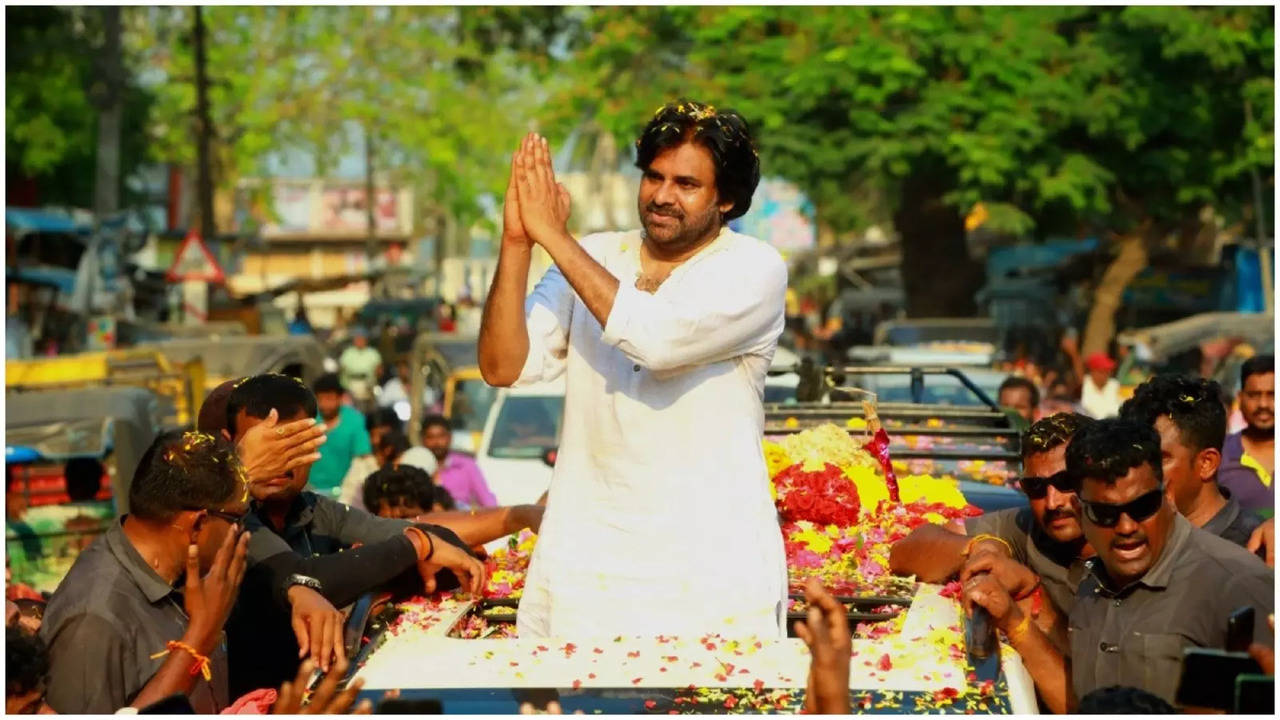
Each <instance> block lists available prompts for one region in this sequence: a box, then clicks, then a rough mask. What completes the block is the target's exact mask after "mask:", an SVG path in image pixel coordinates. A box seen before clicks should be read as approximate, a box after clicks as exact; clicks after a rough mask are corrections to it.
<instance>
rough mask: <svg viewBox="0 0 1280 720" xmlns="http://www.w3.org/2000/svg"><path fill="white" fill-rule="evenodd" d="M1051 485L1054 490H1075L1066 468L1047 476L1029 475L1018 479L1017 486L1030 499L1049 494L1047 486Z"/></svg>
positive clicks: (1061, 491) (1062, 491) (1068, 491)
mask: <svg viewBox="0 0 1280 720" xmlns="http://www.w3.org/2000/svg"><path fill="white" fill-rule="evenodd" d="M1050 485H1052V486H1053V489H1054V490H1057V491H1058V492H1060V493H1074V492H1075V491H1076V487H1075V484H1074V483H1073V482H1072V481H1071V476H1070V475H1068V474H1067V471H1066V470H1061V471H1059V472H1056V473H1054V474H1052V475H1050V476H1049V477H1035V476H1029V477H1024V478H1019V479H1018V487H1020V488H1022V492H1024V493H1026V495H1027V497H1029V498H1031V499H1032V500H1039V499H1040V498H1042V497H1044V496H1046V495H1048V494H1049V486H1050Z"/></svg>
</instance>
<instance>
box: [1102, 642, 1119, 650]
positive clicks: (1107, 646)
mask: <svg viewBox="0 0 1280 720" xmlns="http://www.w3.org/2000/svg"><path fill="white" fill-rule="evenodd" d="M1098 649H1099V650H1101V651H1102V652H1104V653H1113V652H1117V651H1119V650H1120V646H1119V645H1116V644H1115V643H1109V642H1104V643H1102V644H1101V645H1099V646H1098Z"/></svg>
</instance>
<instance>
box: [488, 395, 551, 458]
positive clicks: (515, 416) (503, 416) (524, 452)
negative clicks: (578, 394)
mask: <svg viewBox="0 0 1280 720" xmlns="http://www.w3.org/2000/svg"><path fill="white" fill-rule="evenodd" d="M563 415H564V397H560V396H548V395H516V396H508V397H507V398H506V400H504V401H503V403H502V409H501V410H500V411H499V414H498V419H497V421H496V422H495V423H494V426H493V439H492V441H491V442H490V443H489V455H490V456H492V457H495V458H540V457H542V453H543V451H544V450H546V448H548V447H555V446H556V445H558V444H559V443H560V422H561V418H562V416H563Z"/></svg>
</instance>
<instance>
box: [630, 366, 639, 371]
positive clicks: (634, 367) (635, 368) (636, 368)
mask: <svg viewBox="0 0 1280 720" xmlns="http://www.w3.org/2000/svg"><path fill="white" fill-rule="evenodd" d="M631 369H632V370H635V371H636V372H640V366H639V365H632V366H631Z"/></svg>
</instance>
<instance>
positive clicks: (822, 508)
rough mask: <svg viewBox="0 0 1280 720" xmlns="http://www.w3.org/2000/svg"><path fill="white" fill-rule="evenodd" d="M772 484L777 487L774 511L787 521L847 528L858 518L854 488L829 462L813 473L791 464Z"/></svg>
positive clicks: (856, 497)
mask: <svg viewBox="0 0 1280 720" xmlns="http://www.w3.org/2000/svg"><path fill="white" fill-rule="evenodd" d="M774 484H775V485H776V486H777V489H778V500H777V503H776V504H777V507H778V511H779V512H781V513H782V517H783V519H785V520H787V521H789V522H798V521H800V520H808V521H810V522H814V523H817V524H819V525H839V526H840V527H848V526H849V525H852V524H854V523H855V522H857V521H858V511H859V510H860V509H861V507H862V503H861V502H860V501H859V499H858V488H857V487H856V486H855V485H854V484H853V482H851V481H850V480H849V478H848V477H846V476H845V474H844V472H843V471H842V470H841V469H840V468H838V467H836V466H835V465H832V464H831V463H826V464H825V465H823V468H822V470H819V471H817V472H806V471H805V470H804V468H803V467H802V466H801V465H798V464H797V465H792V466H791V467H789V468H786V469H785V470H783V471H782V472H780V473H778V475H777V477H775V478H774Z"/></svg>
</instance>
